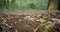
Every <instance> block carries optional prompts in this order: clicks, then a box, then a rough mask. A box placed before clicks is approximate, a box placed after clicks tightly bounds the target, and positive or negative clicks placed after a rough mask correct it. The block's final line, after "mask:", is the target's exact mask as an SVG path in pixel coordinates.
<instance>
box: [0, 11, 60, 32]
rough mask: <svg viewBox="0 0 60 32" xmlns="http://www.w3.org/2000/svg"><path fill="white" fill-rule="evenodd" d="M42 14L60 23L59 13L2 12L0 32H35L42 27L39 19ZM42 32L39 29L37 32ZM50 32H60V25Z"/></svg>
mask: <svg viewBox="0 0 60 32" xmlns="http://www.w3.org/2000/svg"><path fill="white" fill-rule="evenodd" d="M42 14H45V15H47V16H49V17H51V19H53V18H56V19H58V21H57V22H58V23H60V22H59V21H60V18H59V17H60V14H59V12H58V13H53V12H46V11H45V12H42V13H41V12H39V11H35V12H18V13H17V12H15V13H14V12H10V11H9V12H1V13H0V32H34V30H35V29H36V28H37V27H38V26H39V25H40V23H39V21H38V19H39V18H40V16H41V15H42ZM43 17H45V16H43ZM47 20H48V19H47ZM54 20H55V19H54ZM42 31H43V30H42V29H40V28H39V29H38V30H37V31H36V32H42ZM49 32H60V24H58V25H55V26H53V29H52V30H50V31H49Z"/></svg>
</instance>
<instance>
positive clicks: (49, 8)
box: [48, 0, 55, 10]
mask: <svg viewBox="0 0 60 32" xmlns="http://www.w3.org/2000/svg"><path fill="white" fill-rule="evenodd" d="M48 10H55V6H54V0H49V3H48Z"/></svg>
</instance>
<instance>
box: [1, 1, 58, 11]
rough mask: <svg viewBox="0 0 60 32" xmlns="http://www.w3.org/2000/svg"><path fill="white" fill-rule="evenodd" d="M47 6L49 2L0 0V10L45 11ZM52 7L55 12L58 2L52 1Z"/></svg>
mask: <svg viewBox="0 0 60 32" xmlns="http://www.w3.org/2000/svg"><path fill="white" fill-rule="evenodd" d="M48 4H49V0H0V10H4V9H7V10H28V9H38V10H47V7H48ZM54 5H55V7H56V10H57V8H58V0H54Z"/></svg>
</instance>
